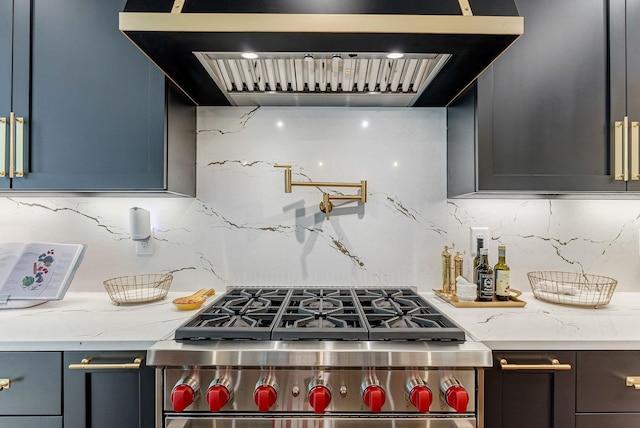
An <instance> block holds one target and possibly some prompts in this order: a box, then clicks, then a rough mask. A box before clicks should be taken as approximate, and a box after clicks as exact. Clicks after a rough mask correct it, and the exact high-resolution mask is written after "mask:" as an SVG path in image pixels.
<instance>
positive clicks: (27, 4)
mask: <svg viewBox="0 0 640 428" xmlns="http://www.w3.org/2000/svg"><path fill="white" fill-rule="evenodd" d="M124 4H125V0H0V76H1V78H0V118H5V120H4V122H5V123H4V124H0V131H4V132H2V133H0V143H4V146H3V147H0V150H2V151H3V152H4V153H5V156H4V157H5V162H4V165H2V168H0V170H5V176H4V177H3V178H0V188H11V189H18V190H62V191H66V190H69V191H76V190H77V191H85V190H113V191H119V190H152V191H155V190H158V191H163V190H166V189H167V185H166V178H167V177H166V136H165V134H166V132H165V124H166V121H165V111H166V110H165V106H166V100H165V79H164V76H163V75H162V73H161V72H160V71H159V70H158V69H157V68H156V67H155V66H154V65H153V64H152V63H151V62H150V61H149V60H148V59H147V58H146V57H145V56H144V55H142V54H141V53H140V52H139V51H138V50H137V49H136V48H135V47H134V46H133V45H132V44H131V43H130V42H129V41H128V40H127V39H126V38H125V37H124V36H123V35H122V34H121V33H120V32H119V30H118V12H119V11H121V10H122V9H123V7H124ZM11 112H13V113H14V114H15V118H16V120H15V121H14V123H11V121H10V116H11ZM12 136H13V138H11V137H12ZM11 140H13V147H11V145H12V144H11V143H12V141H11ZM194 150H195V149H194ZM21 153H22V156H23V158H22V160H20V159H18V161H14V163H16V165H15V166H14V168H13V169H14V171H15V173H14V174H13V175H14V176H13V177H9V172H10V169H11V168H10V162H11V158H12V156H11V155H13V158H14V159H15V156H16V155H18V156H19V155H20V154H21ZM0 159H2V156H1V155H0ZM194 163H195V161H194ZM21 172H23V173H21Z"/></svg>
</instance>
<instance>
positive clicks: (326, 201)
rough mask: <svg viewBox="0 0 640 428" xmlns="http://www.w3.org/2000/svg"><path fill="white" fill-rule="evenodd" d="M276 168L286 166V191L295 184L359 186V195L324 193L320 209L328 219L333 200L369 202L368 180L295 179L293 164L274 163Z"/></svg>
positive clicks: (289, 190)
mask: <svg viewBox="0 0 640 428" xmlns="http://www.w3.org/2000/svg"><path fill="white" fill-rule="evenodd" d="M274 167H275V168H284V192H285V193H291V188H292V187H293V186H308V187H309V186H310V187H358V188H360V194H359V195H330V194H328V193H323V194H322V202H320V211H322V212H323V213H325V214H326V218H327V220H329V213H330V212H331V210H332V209H333V204H332V203H331V200H339V199H340V200H349V201H360V202H362V203H363V204H364V203H365V202H367V180H362V181H360V183H336V182H326V181H293V180H292V178H291V165H274Z"/></svg>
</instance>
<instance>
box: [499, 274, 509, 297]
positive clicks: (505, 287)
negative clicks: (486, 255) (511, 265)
mask: <svg viewBox="0 0 640 428" xmlns="http://www.w3.org/2000/svg"><path fill="white" fill-rule="evenodd" d="M510 283H511V273H510V272H509V271H508V270H496V294H497V295H498V296H508V295H509V286H510Z"/></svg>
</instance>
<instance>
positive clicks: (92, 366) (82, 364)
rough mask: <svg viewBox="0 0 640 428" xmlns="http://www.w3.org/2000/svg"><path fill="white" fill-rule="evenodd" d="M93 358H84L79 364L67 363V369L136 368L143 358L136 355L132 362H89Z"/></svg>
mask: <svg viewBox="0 0 640 428" xmlns="http://www.w3.org/2000/svg"><path fill="white" fill-rule="evenodd" d="M93 358H94V357H89V358H84V359H83V360H82V361H80V364H69V370H123V369H124V370H138V369H139V368H140V364H142V360H143V359H144V358H142V357H137V358H136V359H134V360H133V362H132V363H115V364H91V360H92V359H93Z"/></svg>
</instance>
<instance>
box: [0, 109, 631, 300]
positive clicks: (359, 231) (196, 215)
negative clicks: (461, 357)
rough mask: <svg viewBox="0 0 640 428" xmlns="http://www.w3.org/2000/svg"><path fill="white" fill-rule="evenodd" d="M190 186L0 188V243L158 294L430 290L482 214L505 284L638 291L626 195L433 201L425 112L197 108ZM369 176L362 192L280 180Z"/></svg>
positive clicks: (80, 286) (441, 119) (438, 145)
mask: <svg viewBox="0 0 640 428" xmlns="http://www.w3.org/2000/svg"><path fill="white" fill-rule="evenodd" d="M198 129H199V132H198V165H197V168H198V169H197V180H198V183H197V186H198V191H197V197H196V198H140V197H130V198H112V197H84V198H76V197H74V198H63V197H51V198H42V197H17V196H16V197H11V196H8V197H3V198H0V227H1V230H2V238H0V239H2V241H5V242H15V241H40V242H82V243H86V244H88V245H89V249H88V251H87V254H86V256H85V259H84V261H83V263H82V265H81V267H80V269H79V271H78V272H77V274H76V277H75V280H74V282H73V284H72V286H71V288H70V290H71V291H101V290H104V288H103V286H102V281H103V280H105V279H107V278H111V277H115V276H123V275H130V274H137V273H156V272H169V271H171V272H174V282H173V285H172V291H195V290H197V289H200V288H203V287H214V288H216V289H217V290H223V289H224V288H226V287H227V286H244V285H307V286H309V285H348V286H366V285H409V286H415V287H417V288H418V289H419V290H421V291H427V290H430V289H432V288H437V287H439V286H440V281H441V271H440V253H441V251H442V250H443V248H444V245H447V244H449V245H450V244H451V243H455V244H456V250H461V251H466V259H465V262H466V267H467V273H468V270H469V265H470V256H469V247H470V239H469V227H470V226H488V227H489V228H490V231H491V238H490V240H489V249H490V259H491V262H492V263H495V262H496V256H497V246H498V245H500V244H504V245H506V246H507V262H508V264H509V265H510V267H511V271H512V278H513V279H512V283H513V286H514V287H515V288H518V289H521V290H525V291H528V290H530V287H529V284H528V281H527V277H526V273H527V272H528V271H532V270H563V271H578V272H586V273H594V274H601V275H606V276H611V277H614V278H616V279H617V280H618V281H619V284H618V290H624V291H640V281H639V280H640V263H638V261H639V259H640V256H639V255H638V252H639V243H638V228H639V226H640V200H594V201H580V200H545V199H531V200H514V199H505V200H502V199H452V200H447V198H446V182H445V180H446V168H447V167H446V112H445V110H444V109H440V108H435V109H427V108H411V109H403V108H389V109H367V108H300V109H296V108H264V107H263V108H200V109H199V110H198ZM276 164H288V165H291V166H292V172H293V180H294V181H314V182H319V181H320V182H348V183H359V182H360V180H367V181H368V192H367V198H368V200H367V202H366V203H365V204H362V203H358V202H351V201H334V204H335V208H334V210H333V211H332V212H331V213H330V219H329V220H327V219H326V218H325V215H324V214H323V213H321V212H320V210H319V208H318V205H319V203H320V201H321V200H322V192H323V191H327V192H329V193H330V194H332V195H337V194H344V195H350V194H356V193H357V191H358V189H356V188H329V187H327V188H322V189H320V188H316V187H301V186H298V187H295V186H294V187H293V190H292V192H291V193H285V192H284V170H283V169H279V168H275V165H276ZM133 206H140V207H143V208H146V209H148V210H150V211H151V221H152V226H153V227H154V229H155V232H154V244H155V254H154V255H153V256H137V255H136V254H135V243H134V242H133V241H132V240H131V239H130V237H129V225H128V210H129V208H131V207H133Z"/></svg>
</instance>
